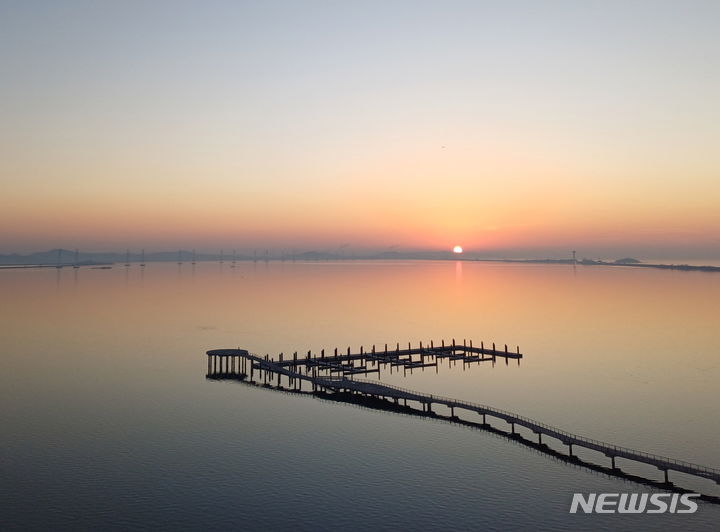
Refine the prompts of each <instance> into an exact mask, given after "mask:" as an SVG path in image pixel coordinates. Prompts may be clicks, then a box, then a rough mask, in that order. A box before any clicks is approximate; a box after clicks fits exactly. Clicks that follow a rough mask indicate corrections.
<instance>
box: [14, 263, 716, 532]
mask: <svg viewBox="0 0 720 532" xmlns="http://www.w3.org/2000/svg"><path fill="white" fill-rule="evenodd" d="M0 293H1V294H2V302H3V303H2V307H0V318H1V320H0V352H1V353H2V355H1V358H0V365H1V366H0V369H1V371H0V390H2V392H1V395H2V400H1V401H0V422H1V423H2V427H3V431H2V438H0V456H1V457H2V458H1V460H0V467H1V471H0V474H1V478H2V480H1V481H0V490H1V495H2V500H3V501H4V502H3V505H2V507H1V508H0V517H1V518H2V519H1V521H0V523H2V528H4V529H74V530H91V529H98V528H105V529H127V528H148V529H154V528H158V527H165V528H173V529H225V528H227V527H234V528H240V527H242V528H247V529H269V528H275V529H290V528H293V529H306V530H316V529H319V528H321V529H338V528H345V529H357V530H359V529H387V530H390V529H397V528H404V529H411V530H419V529H444V530H469V529H503V530H507V529H508V528H512V527H517V528H526V529H528V528H531V529H547V530H570V529H573V530H574V529H578V528H587V529H608V530H610V529H612V530H618V529H625V530H633V529H638V528H640V529H657V530H662V529H667V528H668V526H682V527H684V528H686V529H693V530H694V529H697V530H702V529H712V528H713V527H714V526H716V524H717V523H718V522H720V507H718V506H713V505H709V504H702V505H701V507H700V510H699V511H698V513H697V514H694V515H690V516H688V515H661V516H657V515H656V516H647V515H643V516H619V515H614V516H598V515H595V516H587V515H569V514H568V507H569V502H570V500H571V498H572V494H573V493H574V492H584V493H587V492H608V491H609V492H646V491H651V488H648V487H647V486H643V485H640V484H636V483H634V482H630V481H626V480H622V479H618V478H612V477H608V476H606V475H603V474H598V473H595V472H593V471H590V470H587V469H583V468H578V467H573V466H569V465H567V464H565V463H562V462H559V461H556V460H554V459H552V458H551V457H549V456H547V455H544V454H541V453H538V452H535V451H533V450H531V449H528V448H526V447H524V446H522V445H518V444H517V443H514V442H512V441H508V440H507V439H504V438H501V437H498V436H496V435H493V434H489V433H487V432H483V431H477V430H470V429H467V428H463V427H460V426H455V425H449V424H446V423H443V422H440V421H433V420H427V419H417V418H412V417H408V416H402V415H398V414H392V413H387V412H378V411H374V410H369V409H362V408H359V407H354V406H349V405H344V404H336V403H331V402H328V401H322V400H319V399H314V398H310V397H297V396H293V395H289V394H284V393H278V392H275V391H272V390H265V389H258V388H252V387H249V386H246V385H243V384H239V383H232V382H212V381H207V380H206V379H205V370H206V359H205V356H204V352H205V351H206V350H208V349H214V348H225V347H238V346H239V347H243V348H246V349H249V350H250V351H253V352H256V353H259V354H265V353H269V354H272V355H276V354H277V353H280V352H284V353H286V354H287V353H292V352H293V351H299V352H307V350H308V349H311V350H313V352H318V351H319V350H320V349H322V348H325V349H333V348H334V347H339V348H341V349H346V348H347V346H348V345H350V346H352V347H353V349H357V348H358V347H359V346H360V345H361V344H362V345H364V346H365V347H366V348H369V347H370V346H371V345H372V344H376V345H377V346H384V344H385V343H388V344H390V345H395V342H398V341H399V342H401V343H403V344H405V345H406V344H407V342H408V341H410V342H412V343H413V345H416V344H417V343H418V342H419V341H423V342H429V341H430V340H431V339H432V340H435V341H440V339H442V338H444V339H445V340H447V341H449V340H451V339H452V338H453V337H454V338H455V339H456V340H458V341H460V340H462V339H463V338H467V339H473V341H474V342H475V343H479V342H480V341H481V340H483V341H485V342H493V341H494V342H496V343H497V344H499V345H504V344H505V343H507V344H509V346H510V347H511V348H514V347H515V346H516V345H519V346H520V348H521V350H522V352H523V353H524V354H525V358H524V359H523V360H522V362H521V363H520V365H517V364H516V363H515V362H514V361H511V362H510V363H509V364H508V365H506V364H505V363H504V362H499V363H498V364H496V365H495V366H492V365H487V364H484V365H481V366H470V367H468V368H467V369H466V370H465V371H463V369H462V367H460V366H454V367H447V366H446V365H443V366H441V367H439V368H438V370H437V372H436V371H435V370H434V369H426V370H425V371H414V372H413V373H412V375H409V374H408V375H407V376H403V375H402V374H393V375H392V377H390V376H386V375H385V374H384V375H383V380H385V381H386V382H390V383H392V384H396V385H399V386H402V387H405V388H411V389H418V390H422V391H426V392H430V393H435V394H442V395H446V396H451V397H458V398H462V399H466V400H470V401H474V402H479V403H484V404H488V405H492V406H494V407H497V408H502V409H505V410H511V411H515V412H518V413H520V414H522V415H525V416H528V417H532V418H535V419H537V420H539V421H542V422H545V423H549V424H552V425H555V426H558V427H560V428H563V429H566V430H570V431H572V432H575V433H578V434H581V435H584V436H588V437H592V438H596V439H599V440H604V441H608V442H611V443H615V444H618V445H624V446H628V447H633V448H638V449H641V450H644V451H648V452H653V453H657V454H662V455H667V456H671V457H674V458H679V459H683V460H688V461H692V462H697V463H700V464H704V465H709V466H713V467H720V456H719V453H718V452H717V443H716V442H717V439H718V436H720V415H719V414H720V411H719V408H718V404H717V390H718V382H720V365H719V364H718V360H719V355H718V353H719V352H720V334H719V333H718V330H717V316H718V315H719V311H720V308H719V306H720V275H717V274H708V273H700V272H674V271H663V270H648V269H633V268H602V267H585V268H584V267H582V266H578V267H575V268H574V267H572V266H569V265H541V264H527V265H526V264H502V263H497V264H495V263H470V262H457V263H454V262H330V263H321V262H315V263H299V262H298V263H291V262H285V263H280V262H271V263H267V264H266V263H263V262H259V263H238V265H237V267H235V268H232V267H231V265H230V264H229V263H228V262H226V263H224V264H218V263H199V264H197V265H196V266H194V267H193V266H191V265H189V264H184V265H182V266H178V265H176V264H149V265H148V266H147V267H146V268H145V269H144V270H142V269H141V268H139V267H138V266H137V265H133V266H132V267H130V268H129V269H126V268H123V267H122V266H120V267H117V266H116V267H115V268H113V269H112V270H97V269H84V268H82V269H80V270H73V269H71V268H66V269H62V270H48V269H43V270H7V271H2V272H0ZM498 426H500V425H499V424H498ZM557 448H558V449H560V448H561V446H560V445H557ZM584 457H586V458H588V459H594V460H596V461H597V462H598V463H605V462H607V459H606V458H604V457H602V456H596V457H593V456H592V454H591V453H586V456H584ZM619 465H620V466H621V467H623V468H624V469H627V470H628V471H630V472H635V473H638V474H645V475H648V476H650V477H652V478H657V479H660V478H661V475H660V473H659V472H657V471H654V470H653V469H652V468H649V467H644V466H638V465H632V464H622V463H620V461H619ZM673 476H674V477H675V479H676V480H677V482H678V483H680V484H682V485H683V486H687V487H689V488H694V489H699V490H702V491H705V492H710V493H717V492H718V489H717V486H714V485H713V484H712V483H711V482H709V481H707V482H706V481H702V480H696V479H693V478H691V477H684V476H682V475H680V474H675V473H672V472H671V478H673Z"/></svg>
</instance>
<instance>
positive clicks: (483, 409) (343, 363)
mask: <svg viewBox="0 0 720 532" xmlns="http://www.w3.org/2000/svg"><path fill="white" fill-rule="evenodd" d="M207 356H208V373H207V377H208V378H211V379H222V378H232V377H233V376H234V377H235V378H237V377H239V378H241V379H245V378H248V377H249V378H250V380H251V381H252V380H253V378H254V373H255V372H256V371H257V372H258V378H259V380H262V381H264V382H265V383H272V382H273V381H274V380H275V379H277V384H278V386H280V383H281V381H280V379H281V377H286V378H287V381H288V386H289V387H290V388H291V389H294V390H300V391H301V390H302V385H303V383H309V385H310V386H311V388H312V391H314V392H331V393H332V392H345V393H348V392H349V393H352V394H362V395H364V396H367V397H372V398H377V399H386V400H387V399H390V400H393V401H394V402H395V403H396V404H397V403H399V402H400V401H403V402H404V404H405V405H406V406H407V402H408V401H410V402H417V403H419V404H420V405H421V407H422V409H423V412H425V413H427V414H428V415H432V414H433V412H432V407H433V405H443V406H446V407H448V408H449V409H450V412H451V417H453V418H454V417H456V416H455V410H456V409H458V410H465V411H467V412H472V413H475V414H479V415H481V416H482V422H483V424H486V418H487V416H490V417H492V418H496V419H500V420H503V421H505V422H507V423H508V424H509V425H510V427H511V433H512V434H515V428H516V426H518V427H524V428H526V429H529V430H530V431H532V432H533V433H535V434H537V436H538V444H542V443H543V442H542V438H543V436H546V437H552V438H555V439H556V440H558V441H560V442H561V443H563V444H564V445H567V446H568V453H569V455H570V456H573V446H577V447H583V448H586V449H591V450H593V451H598V452H600V453H602V454H604V455H605V456H607V457H608V458H610V460H611V463H612V469H617V468H616V463H615V460H616V458H623V459H626V460H630V461H634V462H639V463H644V464H649V465H651V466H654V467H656V468H658V469H659V470H660V471H662V472H663V473H664V477H665V482H666V483H669V477H668V472H669V471H671V470H672V471H677V472H681V473H685V474H688V475H693V476H696V477H700V478H705V479H710V480H712V481H714V482H715V483H717V484H720V470H718V469H713V468H710V467H706V466H702V465H698V464H693V463H690V462H685V461H683V460H676V459H673V458H668V457H665V456H659V455H655V454H651V453H646V452H642V451H637V450H634V449H629V448H627V447H620V446H617V445H612V444H609V443H605V442H602V441H598V440H594V439H591V438H586V437H583V436H579V435H577V434H572V433H570V432H567V431H565V430H562V429H559V428H556V427H552V426H550V425H547V424H545V423H541V422H539V421H535V420H533V419H529V418H526V417H524V416H521V415H518V414H515V413H512V412H507V411H504V410H500V409H497V408H493V407H491V406H487V405H481V404H476V403H470V402H467V401H462V400H460V399H453V398H449V397H441V396H437V395H432V394H427V393H422V392H418V391H413V390H407V389H404V388H400V387H397V386H391V385H387V384H383V383H380V382H378V381H370V380H364V379H355V378H348V377H351V376H353V375H356V374H359V373H366V374H367V373H373V372H377V373H378V374H379V372H380V369H379V366H380V365H388V366H389V367H390V368H391V371H392V368H393V367H396V366H397V365H398V364H400V365H403V366H404V367H405V368H406V369H407V368H410V370H412V369H414V368H416V367H423V368H424V367H427V366H437V362H438V360H441V359H447V360H448V362H449V363H452V362H453V361H454V362H457V361H458V360H462V361H463V362H466V363H472V362H482V361H486V360H492V361H493V362H494V360H495V359H496V358H497V357H502V358H505V360H506V361H507V359H509V358H516V359H518V363H519V359H520V358H522V355H521V354H520V352H519V349H518V350H517V351H516V352H515V353H513V352H508V351H507V347H506V348H505V350H497V349H495V346H493V348H492V349H486V348H485V347H484V345H483V346H482V347H479V348H478V347H472V345H471V344H470V345H455V343H454V342H453V343H452V344H450V345H448V346H445V345H444V343H443V345H441V346H439V347H435V346H432V345H431V346H430V347H422V346H421V347H418V348H415V349H413V348H410V347H408V349H403V350H401V349H400V348H399V346H397V347H396V349H394V350H392V349H391V350H388V349H387V346H386V347H385V348H384V349H383V350H382V351H376V350H375V349H374V348H373V349H372V350H371V351H370V352H365V351H364V350H363V349H361V351H360V353H354V354H353V353H350V350H349V349H348V352H347V354H343V355H340V354H338V352H337V350H335V351H334V353H333V354H332V355H329V356H327V357H326V356H325V353H324V352H322V354H321V356H312V355H311V353H309V352H308V354H307V356H305V357H298V356H297V353H295V354H294V356H293V357H292V358H290V359H288V360H284V359H283V356H282V355H280V357H279V360H274V359H271V358H270V357H269V356H267V355H266V356H265V357H264V358H263V357H261V356H258V355H255V354H251V353H249V352H248V351H247V350H244V349H216V350H211V351H208V352H207ZM414 357H418V358H419V360H414ZM358 362H359V364H357V363H358ZM372 365H378V367H376V368H373V369H370V366H372ZM303 372H304V373H303ZM335 373H342V375H336V374H335Z"/></svg>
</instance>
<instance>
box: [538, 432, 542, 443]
mask: <svg viewBox="0 0 720 532" xmlns="http://www.w3.org/2000/svg"><path fill="white" fill-rule="evenodd" d="M538 445H542V432H538Z"/></svg>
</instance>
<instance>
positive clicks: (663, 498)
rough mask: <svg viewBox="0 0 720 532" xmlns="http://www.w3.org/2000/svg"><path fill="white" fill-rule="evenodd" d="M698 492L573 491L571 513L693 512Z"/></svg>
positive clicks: (695, 507) (695, 509)
mask: <svg viewBox="0 0 720 532" xmlns="http://www.w3.org/2000/svg"><path fill="white" fill-rule="evenodd" d="M695 497H700V494H699V493H683V494H680V493H588V494H587V495H585V494H583V493H574V494H573V498H572V503H571V505H570V513H571V514H575V513H578V510H582V511H583V512H584V513H586V514H592V513H596V514H614V513H618V514H642V513H646V514H664V513H671V514H693V513H695V512H697V509H698V505H697V503H696V502H695V501H693V498H695Z"/></svg>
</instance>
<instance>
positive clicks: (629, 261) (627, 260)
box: [615, 257, 642, 264]
mask: <svg viewBox="0 0 720 532" xmlns="http://www.w3.org/2000/svg"><path fill="white" fill-rule="evenodd" d="M641 262H642V261H640V260H637V259H633V258H632V257H625V258H624V259H618V260H616V261H615V264H640V263H641Z"/></svg>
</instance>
